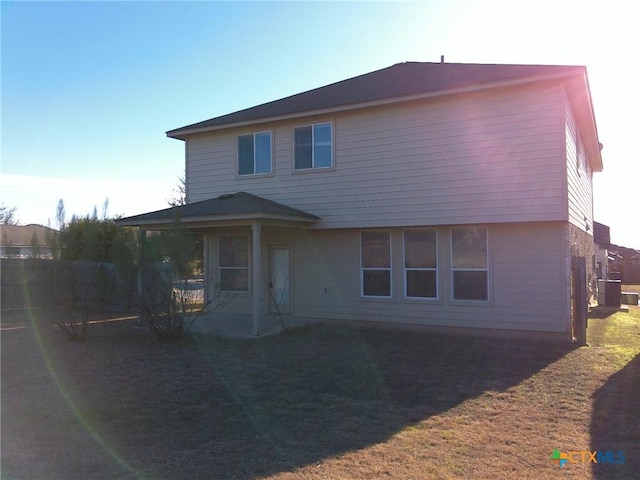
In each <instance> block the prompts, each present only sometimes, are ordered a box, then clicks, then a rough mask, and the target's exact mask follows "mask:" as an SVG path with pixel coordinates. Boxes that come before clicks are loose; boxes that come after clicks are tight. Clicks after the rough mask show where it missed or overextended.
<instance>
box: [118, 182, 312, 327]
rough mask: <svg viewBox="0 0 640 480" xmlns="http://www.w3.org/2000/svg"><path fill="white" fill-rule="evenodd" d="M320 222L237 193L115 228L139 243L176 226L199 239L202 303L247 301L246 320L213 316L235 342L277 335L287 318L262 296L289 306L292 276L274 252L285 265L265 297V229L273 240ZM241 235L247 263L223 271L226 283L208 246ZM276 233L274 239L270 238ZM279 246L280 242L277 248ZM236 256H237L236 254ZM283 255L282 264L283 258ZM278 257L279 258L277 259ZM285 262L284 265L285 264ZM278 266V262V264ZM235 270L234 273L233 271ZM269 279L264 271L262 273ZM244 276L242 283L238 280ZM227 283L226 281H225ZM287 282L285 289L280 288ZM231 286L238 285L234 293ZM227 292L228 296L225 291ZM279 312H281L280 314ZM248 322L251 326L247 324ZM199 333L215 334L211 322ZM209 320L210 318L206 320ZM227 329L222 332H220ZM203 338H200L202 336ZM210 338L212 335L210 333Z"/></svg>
mask: <svg viewBox="0 0 640 480" xmlns="http://www.w3.org/2000/svg"><path fill="white" fill-rule="evenodd" d="M318 220H319V217H317V216H315V215H312V214H310V213H307V212H303V211H301V210H297V209H295V208H292V207H289V206H286V205H283V204H280V203H277V202H274V201H271V200H268V199H265V198H262V197H258V196H256V195H252V194H250V193H246V192H237V193H230V194H224V195H220V196H219V197H216V198H212V199H209V200H203V201H200V202H194V203H188V204H186V205H180V206H176V207H171V208H166V209H163V210H158V211H155V212H149V213H144V214H141V215H135V216H131V217H126V218H122V219H119V220H117V221H116V223H117V224H118V225H121V226H130V227H138V228H139V229H140V236H141V238H144V237H145V235H146V232H147V231H157V230H167V229H170V228H175V227H176V226H179V227H180V228H184V229H185V230H187V231H189V232H193V233H199V234H202V235H203V261H204V262H203V270H204V301H205V302H208V301H213V300H214V296H215V295H217V294H219V293H220V292H221V291H222V292H224V293H225V294H234V295H236V296H238V297H241V299H242V300H250V301H251V312H250V314H249V315H247V313H245V312H243V311H239V312H228V313H227V312H225V313H224V314H223V313H222V312H214V313H213V314H211V315H215V317H216V318H220V319H222V317H223V316H224V317H225V319H222V320H220V323H221V326H220V327H219V329H221V330H222V331H226V332H230V333H232V334H233V333H237V336H243V332H246V333H244V334H245V335H248V334H250V335H251V336H254V337H257V336H261V335H265V334H270V333H276V332H277V331H278V329H279V327H278V325H279V324H281V323H282V322H281V321H280V320H281V317H282V314H286V313H289V311H288V310H287V308H286V305H278V300H274V296H273V295H270V296H269V299H268V301H267V302H265V298H264V297H265V295H269V294H270V293H271V292H272V291H282V292H283V293H282V295H281V298H282V299H283V301H284V299H286V301H290V298H289V295H288V294H287V295H286V297H285V295H284V288H285V287H286V288H287V289H290V284H291V276H290V266H289V261H290V258H289V253H288V250H286V249H281V251H280V252H279V253H280V254H281V255H280V257H281V258H282V260H283V265H286V268H287V270H288V271H287V274H286V275H276V276H275V277H272V278H270V280H269V281H268V284H267V285H266V288H267V289H268V290H267V293H266V294H265V288H263V287H264V283H263V280H264V279H265V278H266V277H265V270H266V269H265V265H269V264H270V263H273V262H274V259H273V258H276V257H273V258H264V257H265V255H264V253H265V252H264V251H265V249H267V248H268V246H267V245H266V243H265V241H264V238H263V232H264V231H265V229H268V230H269V232H271V237H272V238H274V236H275V237H278V234H277V231H285V230H286V229H306V228H308V227H309V226H310V225H313V224H314V223H315V222H317V221H318ZM226 231H233V232H241V233H243V234H244V232H246V234H247V237H248V239H249V240H248V242H247V244H246V245H243V246H244V247H246V250H247V251H246V252H243V253H244V254H245V255H246V256H247V257H248V258H247V265H246V267H244V268H235V267H234V266H233V265H231V266H230V267H229V268H228V269H225V278H224V279H223V278H221V274H220V270H222V268H217V267H219V266H220V265H221V261H220V259H219V258H216V259H214V258H213V257H215V256H216V252H217V250H216V249H215V247H213V246H212V242H213V241H214V239H215V238H216V236H217V235H218V234H219V232H226ZM274 232H275V233H274ZM276 243H279V242H276ZM236 255H237V254H236ZM284 255H286V258H285V256H284ZM280 257H278V258H280ZM285 260H286V262H284V261H285ZM278 261H280V260H278ZM234 270H235V271H234ZM267 273H268V271H267ZM243 275H246V278H240V279H239V281H238V279H237V278H234V277H238V276H243ZM227 277H228V278H229V279H228V280H227ZM285 282H286V285H285ZM231 285H240V287H234V286H231ZM229 289H232V290H229ZM274 302H275V307H276V312H275V315H274V314H273V313H274V312H270V307H269V305H272V304H273V303H274ZM280 306H282V307H283V308H282V310H281V309H280V308H279V307H280ZM247 319H250V323H249V322H247ZM202 320H203V321H202V322H200V321H199V323H200V324H201V325H200V327H199V329H200V330H206V329H207V328H206V325H207V324H209V325H210V327H209V328H210V329H213V330H215V328H214V323H218V321H217V320H216V321H215V322H212V321H207V319H206V318H203V319H202ZM211 320H213V318H211ZM224 325H226V327H225V326H224ZM203 333H204V332H203ZM210 333H215V331H212V332H210Z"/></svg>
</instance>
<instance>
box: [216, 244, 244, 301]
mask: <svg viewBox="0 0 640 480" xmlns="http://www.w3.org/2000/svg"><path fill="white" fill-rule="evenodd" d="M218 270H219V272H220V291H222V292H248V291H249V237H248V236H246V235H220V237H219V241H218Z"/></svg>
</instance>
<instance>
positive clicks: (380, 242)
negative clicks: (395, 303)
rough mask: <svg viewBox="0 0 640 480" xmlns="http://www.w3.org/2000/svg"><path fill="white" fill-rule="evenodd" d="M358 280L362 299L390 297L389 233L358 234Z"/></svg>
mask: <svg viewBox="0 0 640 480" xmlns="http://www.w3.org/2000/svg"><path fill="white" fill-rule="evenodd" d="M360 279H361V288H362V290H361V293H362V296H364V297H387V298H388V297H391V237H390V234H389V232H361V233H360Z"/></svg>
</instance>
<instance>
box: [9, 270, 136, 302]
mask: <svg viewBox="0 0 640 480" xmlns="http://www.w3.org/2000/svg"><path fill="white" fill-rule="evenodd" d="M133 281H134V280H133V275H129V278H124V276H123V275H122V274H121V273H120V272H118V270H117V269H116V267H115V266H114V265H113V264H110V263H99V262H65V261H52V260H41V259H19V258H2V259H0V308H2V309H3V310H5V309H24V308H49V307H60V306H72V305H77V306H87V307H90V308H92V309H104V310H111V311H125V310H128V309H129V308H130V307H131V305H132V300H133V299H132V288H133Z"/></svg>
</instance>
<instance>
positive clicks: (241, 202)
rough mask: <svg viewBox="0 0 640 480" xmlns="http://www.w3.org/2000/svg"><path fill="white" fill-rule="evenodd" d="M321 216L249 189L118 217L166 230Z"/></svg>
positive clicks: (291, 222) (307, 220)
mask: <svg viewBox="0 0 640 480" xmlns="http://www.w3.org/2000/svg"><path fill="white" fill-rule="evenodd" d="M318 220H319V217H317V216H315V215H312V214H310V213H307V212H303V211H302V210H298V209H295V208H292V207H288V206H286V205H283V204H281V203H278V202H274V201H272V200H267V199H266V198H262V197H259V196H257V195H253V194H250V193H246V192H237V193H230V194H224V195H220V196H219V197H216V198H210V199H208V200H202V201H200V202H194V203H188V204H186V205H179V206H176V207H170V208H165V209H163V210H157V211H155V212H149V213H143V214H140V215H133V216H131V217H126V218H121V219H118V220H116V223H117V224H118V225H122V226H131V227H140V228H142V229H146V230H164V229H167V228H171V227H172V226H173V225H175V224H176V223H177V222H179V223H180V225H181V226H183V227H184V228H187V229H189V230H195V229H203V228H208V227H223V226H237V225H252V224H256V223H259V224H262V225H274V226H295V225H298V226H301V225H310V224H313V223H315V222H316V221H318Z"/></svg>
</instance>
